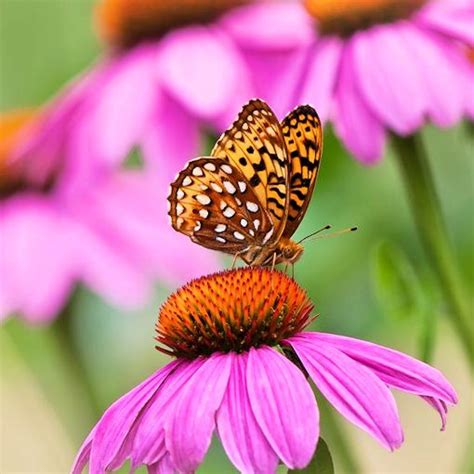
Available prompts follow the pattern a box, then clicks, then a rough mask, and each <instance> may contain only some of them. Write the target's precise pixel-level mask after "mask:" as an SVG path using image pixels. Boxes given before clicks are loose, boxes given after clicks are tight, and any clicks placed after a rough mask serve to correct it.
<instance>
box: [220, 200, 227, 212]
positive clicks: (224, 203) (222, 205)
mask: <svg viewBox="0 0 474 474" xmlns="http://www.w3.org/2000/svg"><path fill="white" fill-rule="evenodd" d="M219 207H220V208H221V211H223V210H224V209H225V208H226V207H227V203H226V202H225V201H221V202H220V204H219Z"/></svg>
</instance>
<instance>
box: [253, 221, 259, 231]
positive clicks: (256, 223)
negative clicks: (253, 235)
mask: <svg viewBox="0 0 474 474" xmlns="http://www.w3.org/2000/svg"><path fill="white" fill-rule="evenodd" d="M253 225H254V226H255V230H258V228H259V227H260V221H259V220H258V219H255V220H254V221H253Z"/></svg>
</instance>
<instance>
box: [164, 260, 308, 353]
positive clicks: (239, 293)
mask: <svg viewBox="0 0 474 474" xmlns="http://www.w3.org/2000/svg"><path fill="white" fill-rule="evenodd" d="M312 310H313V304H312V303H311V301H310V300H309V298H308V296H307V294H306V292H305V291H304V290H303V289H302V288H301V287H300V286H299V285H298V284H297V283H296V282H295V281H294V280H293V279H292V278H290V277H289V276H287V275H286V274H284V273H282V272H279V271H276V270H270V269H265V268H262V267H248V268H239V269H235V270H229V271H225V272H220V273H215V274H212V275H208V276H204V277H201V278H199V279H197V280H193V281H191V282H190V283H188V284H186V285H185V286H183V287H182V288H181V289H179V290H178V291H176V292H175V293H173V294H172V295H171V296H170V297H169V298H168V299H167V301H166V302H165V303H164V304H163V306H162V307H161V309H160V313H159V316H158V322H157V324H156V332H157V336H156V340H157V341H158V345H157V349H158V350H159V351H161V352H164V353H166V354H170V355H174V356H176V357H185V358H196V357H198V356H206V355H210V354H212V353H214V352H243V351H247V350H249V349H250V348H251V347H259V346H262V345H269V346H275V345H278V344H279V343H280V341H282V340H283V339H286V338H288V337H290V336H292V335H294V334H296V333H297V332H300V331H302V330H303V329H304V327H306V326H307V325H308V324H309V323H310V322H311V321H312V320H313V319H314V318H313V317H312V316H311V312H312Z"/></svg>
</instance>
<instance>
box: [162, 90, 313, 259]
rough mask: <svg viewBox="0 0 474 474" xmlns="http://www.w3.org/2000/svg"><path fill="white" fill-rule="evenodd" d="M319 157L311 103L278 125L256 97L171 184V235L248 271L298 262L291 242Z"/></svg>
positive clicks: (297, 249) (296, 248)
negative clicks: (229, 258) (231, 259)
mask: <svg viewBox="0 0 474 474" xmlns="http://www.w3.org/2000/svg"><path fill="white" fill-rule="evenodd" d="M321 152H322V130H321V123H320V121H319V117H318V115H317V113H316V111H315V110H314V109H313V108H312V107H310V106H307V105H304V106H299V107H297V108H296V109H295V110H293V111H292V112H290V113H289V114H288V115H287V116H286V117H285V119H284V120H283V121H282V122H281V123H280V122H279V121H278V119H277V118H276V116H275V114H274V113H273V112H272V111H271V109H270V108H269V107H268V105H267V104H265V103H264V102H263V101H261V100H259V99H253V100H251V101H250V102H249V103H248V104H246V105H245V106H244V107H243V109H242V111H241V112H240V114H239V116H238V118H237V120H236V122H234V124H233V125H232V127H231V128H230V129H229V130H227V131H226V132H225V133H224V134H223V135H222V136H221V138H220V139H219V140H218V141H217V143H216V145H215V147H214V149H213V150H212V152H211V156H208V157H199V158H196V159H194V160H191V161H190V162H189V163H188V165H187V166H186V168H185V169H184V170H182V171H181V172H180V173H179V174H178V176H177V178H176V179H175V181H174V182H173V183H172V184H171V192H170V196H169V198H168V200H169V203H170V212H169V215H170V217H171V223H172V226H173V228H174V229H176V230H177V231H179V232H182V233H184V234H186V235H188V236H189V237H190V238H191V239H192V240H193V241H194V242H196V243H198V244H200V245H202V246H204V247H207V248H210V249H214V250H220V251H222V252H225V253H228V254H231V255H234V256H238V257H240V258H241V259H242V260H243V261H244V262H246V263H247V264H249V265H274V264H277V263H295V262H296V261H297V260H298V259H299V258H300V256H301V254H302V253H303V247H302V245H300V244H298V243H297V242H295V241H294V240H292V238H291V237H292V235H293V233H294V232H295V230H296V228H297V227H298V225H299V223H300V221H301V219H302V218H303V215H304V213H305V212H306V209H307V207H308V205H309V201H310V199H311V194H312V191H313V188H314V185H315V182H316V177H317V174H318V171H319V164H320V158H321Z"/></svg>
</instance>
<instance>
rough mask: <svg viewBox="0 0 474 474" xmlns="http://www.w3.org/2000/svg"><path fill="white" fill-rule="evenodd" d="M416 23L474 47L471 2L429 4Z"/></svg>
mask: <svg viewBox="0 0 474 474" xmlns="http://www.w3.org/2000/svg"><path fill="white" fill-rule="evenodd" d="M414 21H415V22H416V23H417V24H420V25H423V26H425V27H428V28H430V29H431V30H432V31H434V32H439V33H443V34H445V35H447V36H450V37H451V38H453V39H456V40H459V41H462V42H464V43H466V44H468V45H470V46H474V28H473V27H472V25H473V24H474V6H473V3H472V1H471V0H461V1H452V0H449V1H446V0H444V1H436V2H427V3H426V5H425V7H424V8H422V9H421V10H420V11H419V12H418V13H417V15H416V16H415V18H414Z"/></svg>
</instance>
